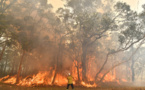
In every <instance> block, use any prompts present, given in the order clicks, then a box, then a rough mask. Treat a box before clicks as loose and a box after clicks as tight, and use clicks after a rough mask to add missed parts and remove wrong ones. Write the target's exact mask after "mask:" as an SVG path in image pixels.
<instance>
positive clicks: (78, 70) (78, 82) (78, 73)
mask: <svg viewBox="0 0 145 90" xmlns="http://www.w3.org/2000/svg"><path fill="white" fill-rule="evenodd" d="M76 68H77V74H78V83H80V72H79V66H78V65H77V67H76Z"/></svg>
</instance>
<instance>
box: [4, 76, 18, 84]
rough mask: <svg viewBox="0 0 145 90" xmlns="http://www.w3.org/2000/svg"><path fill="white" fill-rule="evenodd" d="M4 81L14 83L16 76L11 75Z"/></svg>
mask: <svg viewBox="0 0 145 90" xmlns="http://www.w3.org/2000/svg"><path fill="white" fill-rule="evenodd" d="M4 83H10V84H15V83H16V77H15V76H13V77H11V78H9V79H8V80H6V81H4Z"/></svg>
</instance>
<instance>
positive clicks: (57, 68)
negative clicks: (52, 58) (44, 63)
mask: <svg viewBox="0 0 145 90" xmlns="http://www.w3.org/2000/svg"><path fill="white" fill-rule="evenodd" d="M61 53H62V52H61V41H60V44H59V50H58V53H57V56H56V66H55V73H54V77H53V80H52V84H54V82H55V79H56V76H57V73H58V71H59V70H60V68H59V62H60V59H61V57H60V55H61ZM60 66H61V65H60Z"/></svg>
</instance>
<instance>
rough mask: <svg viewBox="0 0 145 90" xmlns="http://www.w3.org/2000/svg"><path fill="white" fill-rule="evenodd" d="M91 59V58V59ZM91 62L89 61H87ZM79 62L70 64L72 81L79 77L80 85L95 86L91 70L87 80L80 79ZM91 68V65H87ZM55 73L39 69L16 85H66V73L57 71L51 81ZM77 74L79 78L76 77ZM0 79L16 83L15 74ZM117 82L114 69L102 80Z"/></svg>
mask: <svg viewBox="0 0 145 90" xmlns="http://www.w3.org/2000/svg"><path fill="white" fill-rule="evenodd" d="M92 61H93V60H92ZM89 64H91V63H89ZM80 66H81V63H79V62H78V61H76V60H74V62H73V65H72V68H71V70H72V76H73V78H74V81H73V83H74V84H76V81H77V80H78V79H79V78H80V83H79V84H80V85H82V86H85V87H97V84H96V83H95V81H94V77H93V76H92V75H91V71H89V70H90V69H89V70H88V73H89V74H87V80H88V82H87V83H86V82H84V81H82V68H81V67H80ZM88 66H89V67H90V68H91V65H88ZM54 75H55V70H53V68H50V69H49V70H48V71H40V72H38V73H37V74H34V75H29V76H27V77H25V78H23V79H22V78H21V80H20V82H19V83H18V84H17V85H20V86H38V85H57V86H66V85H67V82H68V81H67V75H62V74H61V73H57V74H56V77H55V81H54V83H52V81H53V79H54ZM78 76H79V78H78ZM102 76H103V74H100V75H99V77H102ZM0 81H3V82H4V83H10V84H15V83H16V75H15V76H13V77H11V76H9V75H7V76H5V77H3V78H0ZM114 81H115V82H117V83H118V84H120V82H119V80H118V79H116V72H115V70H114V71H113V72H112V73H108V74H107V75H106V76H105V77H104V80H103V82H114ZM122 81H123V82H127V80H125V79H122Z"/></svg>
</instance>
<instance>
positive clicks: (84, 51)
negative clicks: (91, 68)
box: [81, 42, 87, 81]
mask: <svg viewBox="0 0 145 90" xmlns="http://www.w3.org/2000/svg"><path fill="white" fill-rule="evenodd" d="M82 51H83V52H82V58H81V61H82V80H83V81H87V76H86V72H87V71H86V70H87V69H86V66H87V65H86V64H87V63H86V55H87V46H86V44H85V42H84V43H83V44H82Z"/></svg>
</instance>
